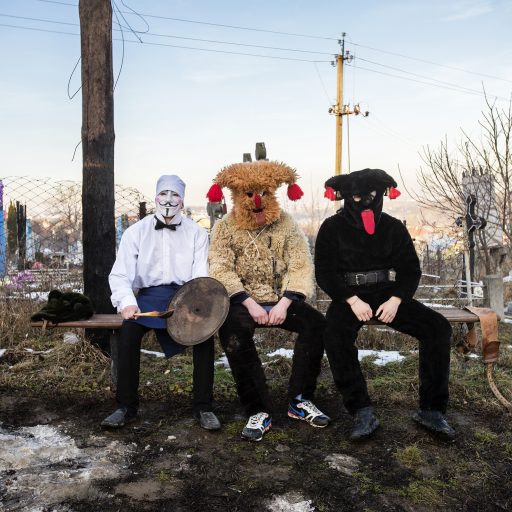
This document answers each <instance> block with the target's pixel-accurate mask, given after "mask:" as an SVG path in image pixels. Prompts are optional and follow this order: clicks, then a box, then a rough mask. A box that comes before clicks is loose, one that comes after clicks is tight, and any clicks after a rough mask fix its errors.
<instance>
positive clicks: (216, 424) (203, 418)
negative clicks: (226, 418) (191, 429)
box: [194, 411, 220, 430]
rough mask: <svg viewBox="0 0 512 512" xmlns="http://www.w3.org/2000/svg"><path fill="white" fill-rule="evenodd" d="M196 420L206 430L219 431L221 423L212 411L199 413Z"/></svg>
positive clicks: (195, 416)
mask: <svg viewBox="0 0 512 512" xmlns="http://www.w3.org/2000/svg"><path fill="white" fill-rule="evenodd" d="M194 418H195V419H196V420H197V421H198V422H199V425H201V427H203V428H204V429H206V430H219V429H220V421H219V419H218V418H217V416H215V414H214V413H213V412H212V411H199V412H196V413H194Z"/></svg>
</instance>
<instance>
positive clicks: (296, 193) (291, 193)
mask: <svg viewBox="0 0 512 512" xmlns="http://www.w3.org/2000/svg"><path fill="white" fill-rule="evenodd" d="M303 195H304V192H302V189H301V188H300V187H299V185H297V183H292V184H291V185H288V199H290V200H291V201H297V200H298V199H300V198H301V197H302V196H303Z"/></svg>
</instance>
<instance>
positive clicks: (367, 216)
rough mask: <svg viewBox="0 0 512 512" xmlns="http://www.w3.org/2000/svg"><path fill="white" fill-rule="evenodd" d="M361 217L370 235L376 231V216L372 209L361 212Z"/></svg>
mask: <svg viewBox="0 0 512 512" xmlns="http://www.w3.org/2000/svg"><path fill="white" fill-rule="evenodd" d="M361 219H362V220H363V226H364V229H365V231H366V232H367V233H368V234H369V235H373V234H374V233H375V218H374V216H373V211H372V210H364V211H362V212H361Z"/></svg>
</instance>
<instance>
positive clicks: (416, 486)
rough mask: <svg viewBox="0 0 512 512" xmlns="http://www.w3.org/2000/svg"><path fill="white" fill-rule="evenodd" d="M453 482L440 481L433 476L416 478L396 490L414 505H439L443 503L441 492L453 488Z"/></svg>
mask: <svg viewBox="0 0 512 512" xmlns="http://www.w3.org/2000/svg"><path fill="white" fill-rule="evenodd" d="M453 486H454V484H453V482H448V483H447V482H442V481H441V480H437V479H435V478H431V479H427V480H416V481H414V482H411V483H410V484H409V485H407V486H406V487H403V488H402V489H400V490H399V491H398V495H399V496H403V497H404V498H406V499H408V500H409V501H411V502H412V503H414V504H416V505H423V506H425V507H439V506H440V505H442V503H443V492H444V491H446V490H448V489H451V488H453Z"/></svg>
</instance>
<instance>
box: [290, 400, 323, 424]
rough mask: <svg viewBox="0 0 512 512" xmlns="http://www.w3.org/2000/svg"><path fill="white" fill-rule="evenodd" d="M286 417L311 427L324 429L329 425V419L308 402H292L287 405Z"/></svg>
mask: <svg viewBox="0 0 512 512" xmlns="http://www.w3.org/2000/svg"><path fill="white" fill-rule="evenodd" d="M288 416H289V417H290V418H293V419H295V420H302V421H306V422H307V423H309V424H310V425H313V427H319V428H324V427H327V425H329V423H330V422H331V418H329V416H327V415H326V414H324V413H323V412H322V411H321V410H320V409H318V408H317V407H316V405H315V404H314V403H313V402H311V401H310V400H296V399H294V400H292V401H291V402H290V403H289V404H288Z"/></svg>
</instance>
